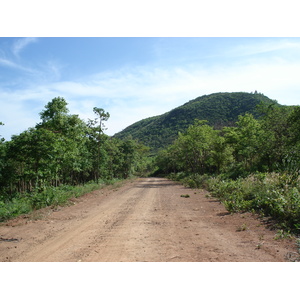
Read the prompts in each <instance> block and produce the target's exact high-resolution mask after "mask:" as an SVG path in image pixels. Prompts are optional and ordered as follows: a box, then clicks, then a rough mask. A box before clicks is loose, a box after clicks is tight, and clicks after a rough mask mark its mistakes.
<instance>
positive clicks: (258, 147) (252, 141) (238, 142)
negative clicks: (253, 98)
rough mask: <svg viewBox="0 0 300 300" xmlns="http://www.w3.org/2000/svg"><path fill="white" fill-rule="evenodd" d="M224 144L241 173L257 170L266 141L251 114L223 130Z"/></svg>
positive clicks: (241, 117) (257, 122)
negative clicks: (228, 147) (231, 152)
mask: <svg viewBox="0 0 300 300" xmlns="http://www.w3.org/2000/svg"><path fill="white" fill-rule="evenodd" d="M223 132H224V133H225V135H224V137H225V139H226V142H227V143H228V144H229V145H230V146H231V147H232V148H233V154H234V157H235V160H236V162H237V163H238V165H239V168H240V169H241V170H242V171H250V170H254V169H257V168H258V167H259V165H260V162H261V155H262V153H261V151H262V149H263V147H264V143H265V141H266V135H265V131H264V130H263V129H262V127H261V124H260V122H259V121H257V120H256V119H255V118H254V117H253V115H252V114H248V113H247V114H245V115H240V116H239V120H238V122H236V127H225V128H223Z"/></svg>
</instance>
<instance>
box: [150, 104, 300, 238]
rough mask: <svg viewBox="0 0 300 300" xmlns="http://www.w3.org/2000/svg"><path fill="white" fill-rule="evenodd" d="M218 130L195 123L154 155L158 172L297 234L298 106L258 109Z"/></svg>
mask: <svg viewBox="0 0 300 300" xmlns="http://www.w3.org/2000/svg"><path fill="white" fill-rule="evenodd" d="M260 112H261V116H260V118H259V119H256V118H255V117H254V116H253V115H252V114H249V113H246V114H243V115H240V116H239V117H238V120H237V122H236V123H235V126H232V127H223V129H222V130H216V129H215V128H213V127H211V126H209V125H207V124H205V122H199V121H197V122H195V123H194V124H193V125H191V126H190V127H189V128H188V129H187V130H186V132H185V133H183V134H181V133H180V134H179V135H178V138H177V139H176V140H175V141H174V142H173V144H172V145H171V146H169V147H167V148H166V149H165V150H163V151H160V152H159V153H158V156H157V159H156V162H157V165H158V168H159V169H158V170H157V173H158V174H159V173H161V174H166V173H167V174H168V173H169V175H168V176H169V178H171V179H174V180H180V181H181V182H182V183H183V184H184V185H185V186H188V187H191V188H202V187H205V188H207V189H208V190H210V191H211V193H212V195H214V196H216V197H218V198H219V199H220V200H221V201H222V202H223V203H224V205H225V207H226V208H227V210H228V211H230V212H237V211H255V212H258V213H260V214H263V215H265V216H269V217H271V218H273V219H274V220H276V221H277V223H278V226H281V228H283V229H285V230H291V231H293V232H297V233H299V230H300V154H299V153H300V151H299V150H300V134H299V129H300V128H299V124H300V123H299V117H300V109H299V107H283V106H282V107H280V106H274V105H270V106H261V107H260Z"/></svg>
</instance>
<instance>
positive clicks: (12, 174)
mask: <svg viewBox="0 0 300 300" xmlns="http://www.w3.org/2000/svg"><path fill="white" fill-rule="evenodd" d="M93 111H94V113H95V114H96V116H97V117H96V118H95V119H94V120H89V121H88V123H85V122H84V121H83V120H81V119H80V118H79V117H78V116H77V115H70V114H69V113H68V112H69V110H68V108H67V102H66V101H65V99H64V98H61V97H57V98H54V99H53V100H52V101H51V102H49V103H48V104H47V105H46V106H45V110H44V111H42V112H41V114H40V116H41V122H40V123H39V124H37V125H36V126H35V127H33V128H29V129H28V130H25V131H24V132H22V133H21V134H19V135H15V136H12V139H11V141H9V142H4V141H3V140H1V141H0V201H1V205H0V219H1V220H4V219H7V218H8V217H12V216H15V215H17V214H19V213H22V212H27V211H28V210H30V209H38V208H41V207H44V206H48V205H60V204H62V203H64V202H66V201H67V199H68V198H70V197H73V196H74V193H75V195H76V193H77V192H75V191H76V189H77V188H74V186H78V188H79V187H80V186H83V185H84V186H86V184H87V183H88V182H91V181H92V182H95V183H96V184H98V187H99V184H100V183H102V182H104V181H107V180H109V181H113V180H114V179H115V178H120V179H122V178H128V177H130V176H132V175H134V174H137V173H140V174H142V173H144V172H145V171H146V170H147V169H148V168H149V167H150V165H149V163H147V159H146V157H147V153H148V151H149V148H147V147H145V146H144V145H142V144H140V143H138V142H137V141H136V140H133V139H129V138H128V139H126V140H120V139H117V138H110V137H109V136H107V135H105V134H104V130H105V124H104V122H105V121H107V120H108V118H109V117H110V114H109V113H108V112H105V111H104V110H103V109H102V108H97V107H94V109H93ZM89 186H90V184H89ZM80 189H81V188H80ZM2 199H3V200H2Z"/></svg>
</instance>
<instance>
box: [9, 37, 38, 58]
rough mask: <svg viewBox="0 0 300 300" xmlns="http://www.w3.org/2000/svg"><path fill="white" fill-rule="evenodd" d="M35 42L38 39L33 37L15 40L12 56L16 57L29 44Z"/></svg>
mask: <svg viewBox="0 0 300 300" xmlns="http://www.w3.org/2000/svg"><path fill="white" fill-rule="evenodd" d="M37 40H38V39H37V38H34V37H26V38H20V39H18V40H16V41H15V43H14V44H13V46H12V52H13V54H14V55H15V56H17V57H18V56H19V54H20V53H21V51H23V50H24V49H25V48H26V47H27V46H28V45H29V44H31V43H35V42H37Z"/></svg>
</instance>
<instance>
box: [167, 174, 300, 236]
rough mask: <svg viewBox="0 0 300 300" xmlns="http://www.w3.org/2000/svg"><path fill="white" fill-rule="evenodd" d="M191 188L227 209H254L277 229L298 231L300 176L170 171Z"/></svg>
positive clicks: (295, 232) (299, 227)
mask: <svg viewBox="0 0 300 300" xmlns="http://www.w3.org/2000/svg"><path fill="white" fill-rule="evenodd" d="M169 178H170V179H172V180H176V181H180V182H181V183H183V184H184V185H185V186H187V187H190V188H205V189H207V190H208V191H209V192H210V194H211V195H212V196H213V197H216V198H218V199H219V200H220V201H221V202H222V203H223V204H224V206H225V208H226V209H227V210H228V211H229V212H232V213H234V212H245V211H250V212H255V213H258V214H260V215H261V216H264V217H271V218H272V219H273V220H274V221H275V223H276V228H277V229H282V230H284V231H285V232H291V233H293V234H296V235H299V234H300V177H299V176H298V177H295V176H294V174H292V175H290V174H288V173H255V174H251V175H249V176H247V177H245V178H242V177H241V178H238V179H235V180H233V179H230V178H226V177H225V176H224V174H223V175H218V176H214V177H211V176H208V175H199V174H192V175H190V174H184V173H179V174H171V176H169Z"/></svg>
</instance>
